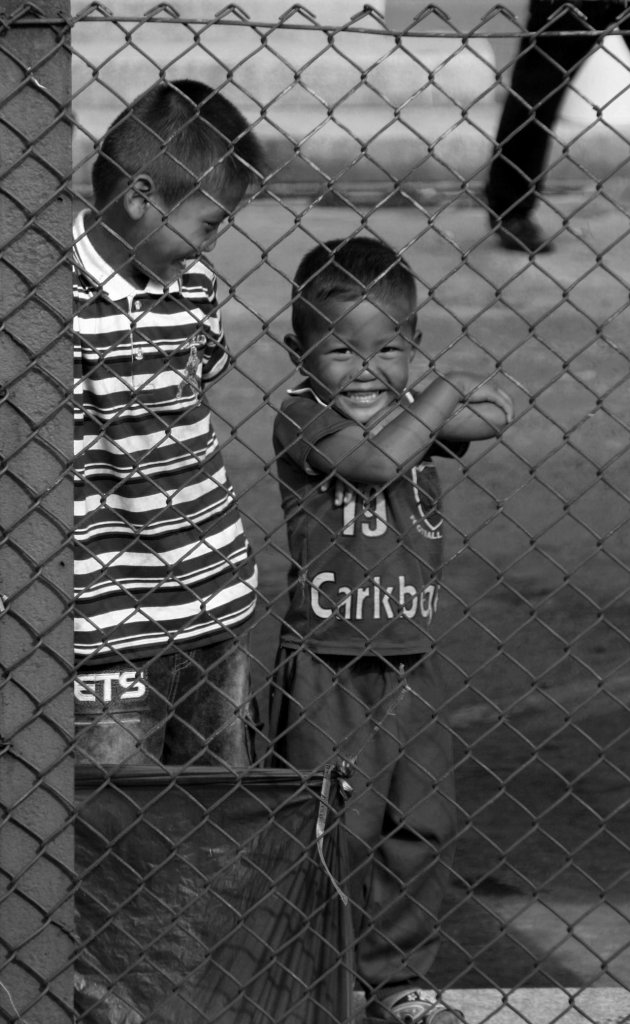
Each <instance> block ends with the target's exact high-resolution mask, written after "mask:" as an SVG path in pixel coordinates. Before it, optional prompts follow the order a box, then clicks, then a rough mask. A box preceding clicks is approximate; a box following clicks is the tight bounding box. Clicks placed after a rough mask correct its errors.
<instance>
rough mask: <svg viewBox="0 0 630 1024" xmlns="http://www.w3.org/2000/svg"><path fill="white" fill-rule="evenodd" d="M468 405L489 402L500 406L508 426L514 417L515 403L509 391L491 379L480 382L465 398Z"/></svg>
mask: <svg viewBox="0 0 630 1024" xmlns="http://www.w3.org/2000/svg"><path fill="white" fill-rule="evenodd" d="M464 402H465V404H467V405H477V404H483V403H486V402H489V403H490V404H491V405H496V406H498V408H499V409H501V411H502V412H503V414H504V416H505V425H506V426H507V425H508V424H510V423H511V422H512V420H513V419H514V403H513V402H512V399H511V397H510V396H509V395H508V393H507V391H504V390H503V388H500V387H499V386H498V385H496V384H493V383H492V382H490V381H485V382H483V383H481V384H478V385H477V387H476V388H475V389H474V390H473V391H471V392H470V394H469V395H468V397H467V398H466V399H465V400H464Z"/></svg>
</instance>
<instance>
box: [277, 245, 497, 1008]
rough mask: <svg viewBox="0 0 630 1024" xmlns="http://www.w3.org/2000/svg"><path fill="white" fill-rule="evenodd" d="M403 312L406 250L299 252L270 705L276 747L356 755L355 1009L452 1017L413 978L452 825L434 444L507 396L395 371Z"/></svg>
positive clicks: (438, 449) (405, 356)
mask: <svg viewBox="0 0 630 1024" xmlns="http://www.w3.org/2000/svg"><path fill="white" fill-rule="evenodd" d="M416 310H417V297H416V287H415V281H414V278H413V276H412V274H411V272H410V270H409V268H408V266H407V264H406V263H405V261H404V260H403V259H401V258H400V257H399V256H398V255H397V254H396V253H395V252H394V251H393V250H391V249H390V248H389V247H388V246H386V245H383V244H381V243H380V242H377V241H376V240H373V239H370V238H362V237H359V238H355V239H353V240H350V241H331V242H328V243H326V244H325V245H319V246H317V247H316V248H315V249H313V250H312V251H311V252H309V253H308V254H307V255H306V256H305V257H304V259H303V260H302V262H301V264H300V266H299V268H298V271H297V275H296V278H295V282H294V289H293V331H292V333H291V334H290V335H289V336H288V338H287V344H288V346H289V348H290V350H291V354H292V358H293V360H294V362H295V363H296V365H297V366H298V367H299V368H300V370H301V371H302V372H303V373H304V380H303V381H302V382H301V383H300V385H299V386H298V387H297V388H295V389H293V390H292V391H290V392H289V396H290V397H289V398H288V399H287V400H286V401H285V402H284V404H283V406H282V409H281V411H280V413H279V415H278V417H277V419H276V422H275V428H274V446H275V451H276V456H277V466H278V476H279V481H280V488H281V494H282V502H283V509H284V513H285V517H286V523H287V530H288V538H289V549H290V555H291V559H292V569H291V575H290V607H289V610H288V613H287V615H286V621H285V623H284V625H283V627H282V632H281V639H280V649H279V653H278V659H277V671H276V676H275V681H274V686H273V687H272V697H271V710H270V719H271V723H272V724H271V731H272V738H273V741H274V754H273V757H274V760H275V763H280V764H283V765H286V764H290V765H293V766H294V767H296V768H298V769H300V770H316V769H319V768H321V767H322V765H324V764H326V763H327V762H330V761H331V760H333V759H339V758H343V759H345V760H348V761H350V762H351V763H352V764H353V767H354V775H353V782H352V785H353V795H352V797H351V799H350V800H349V802H348V805H347V809H346V825H347V829H348V844H349V850H350V864H351V869H350V878H349V879H348V887H349V890H350V895H351V899H352V904H353V917H354V925H355V935H356V971H357V976H358V981H359V983H360V984H361V986H362V987H363V988H364V989H365V990H366V993H367V1019H368V1020H369V1021H391V1022H395V1021H398V1022H400V1021H405V1022H414V1021H424V1022H425V1024H453V1022H454V1021H457V1020H459V1019H460V1017H459V1015H458V1014H457V1013H456V1012H455V1011H453V1010H451V1009H450V1008H448V1007H447V1006H445V1005H444V1004H443V1003H442V1002H440V1001H439V1000H438V999H437V998H436V996H435V993H434V992H432V991H430V990H427V988H426V980H425V979H426V976H427V972H428V970H429V968H430V965H431V963H432V961H433V959H434V957H435V954H436V951H437V923H438V919H439V911H440V904H441V901H442V897H443V892H444V888H445V884H446V880H447V876H448V871H449V865H450V861H451V858H452V850H453V841H454V837H455V832H456V825H455V809H454V797H453V788H452V752H451V743H450V735H449V732H448V729H447V727H446V726H445V724H443V722H442V721H440V715H439V709H440V707H441V706H442V705H443V704H444V703H445V701H446V692H445V690H444V685H443V683H442V681H441V679H440V675H439V671H438V666H437V665H436V664H435V659H434V658H432V657H431V649H432V647H433V641H432V628H433V626H434V620H435V617H436V614H437V610H438V589H439V576H440V566H441V561H442V519H441V515H440V511H439V484H438V479H437V475H436V471H435V468H434V466H433V459H434V457H436V456H445V457H449V456H450V457H452V456H458V455H461V454H463V452H464V451H465V449H466V447H467V444H468V442H469V441H471V440H475V439H481V438H489V437H494V436H496V434H498V433H499V432H500V431H501V430H502V429H503V428H504V427H505V426H506V424H508V423H509V422H510V421H511V419H512V415H513V410H512V402H511V399H510V397H509V396H508V395H507V394H506V393H505V392H504V391H503V390H502V389H501V388H499V387H497V386H495V385H494V384H492V383H489V382H487V381H484V380H483V379H480V378H477V377H474V376H472V375H470V374H467V373H461V372H453V373H449V374H447V375H446V376H443V377H441V378H439V379H437V380H435V381H434V382H433V383H431V384H430V385H429V386H428V387H426V388H424V390H422V391H416V390H414V389H412V388H411V387H410V370H411V365H412V359H413V357H414V354H415V352H416V350H417V348H418V346H419V340H420V334H419V332H418V331H417V329H416ZM333 483H334V486H333ZM340 485H341V486H340Z"/></svg>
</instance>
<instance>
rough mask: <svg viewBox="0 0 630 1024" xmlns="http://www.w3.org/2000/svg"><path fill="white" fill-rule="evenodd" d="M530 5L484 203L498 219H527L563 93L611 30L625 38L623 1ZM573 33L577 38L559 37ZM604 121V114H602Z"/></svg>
mask: <svg viewBox="0 0 630 1024" xmlns="http://www.w3.org/2000/svg"><path fill="white" fill-rule="evenodd" d="M573 5H574V6H575V7H577V8H579V10H580V12H581V15H582V17H581V16H580V15H579V14H576V13H575V11H571V10H567V11H563V10H562V8H563V7H564V3H560V2H559V0H532V4H531V7H530V13H529V19H528V24H527V28H528V31H529V32H535V33H539V34H537V35H536V36H535V38H529V37H527V36H524V37H523V39H522V40H521V45H520V50H519V53H518V57H517V60H516V63H515V65H514V72H513V76H512V83H511V89H510V92H509V94H508V97H507V100H506V103H505V107H504V109H503V114H502V116H501V120H500V123H499V129H498V132H497V138H496V144H495V149H494V155H493V158H492V164H491V168H490V174H489V178H488V183H487V187H486V198H487V202H488V206H489V208H490V210H491V211H492V212H493V213H494V214H495V215H496V216H497V217H504V216H506V215H507V216H510V217H512V216H514V217H526V216H527V215H528V214H529V213H530V212H531V209H532V207H533V206H534V203H535V202H536V199H537V197H538V195H539V193H540V192H541V190H542V186H543V181H544V175H545V168H546V165H547V157H548V152H549V146H550V142H551V138H552V127H553V124H554V123H555V120H556V117H557V114H558V109H559V107H560V103H561V101H562V98H563V96H564V93H565V90H566V88H567V86H568V84H569V82H570V80H571V78H572V77H573V75H574V74H575V73H576V71H577V70H578V68H579V67H580V65H581V64H582V63H583V61H584V60H585V59H586V57H587V56H588V55H589V54H590V53H591V52H592V51H593V50H594V49H595V48H596V47H597V45H598V43H600V42H601V40H602V38H603V36H604V35H605V34H606V33H607V32H609V31H611V30H612V29H613V28H615V27H616V26H619V27H620V28H624V27H627V30H628V32H629V33H630V7H629V6H628V0H610V2H609V0H573ZM563 32H573V33H581V34H577V35H571V36H567V35H558V34H557V33H563ZM603 116H604V118H605V116H606V115H605V111H604V114H603Z"/></svg>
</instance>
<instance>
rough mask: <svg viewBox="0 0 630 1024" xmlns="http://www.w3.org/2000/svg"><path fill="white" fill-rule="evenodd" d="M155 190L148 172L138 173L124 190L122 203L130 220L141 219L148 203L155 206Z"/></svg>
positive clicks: (147, 207)
mask: <svg viewBox="0 0 630 1024" xmlns="http://www.w3.org/2000/svg"><path fill="white" fill-rule="evenodd" d="M156 197H157V190H156V188H155V185H154V183H153V178H152V177H151V175H150V174H139V175H138V177H137V178H134V179H133V181H132V182H131V184H130V185H129V186H128V188H127V189H126V191H125V194H124V196H123V204H124V207H125V212H126V213H127V215H128V216H129V217H131V219H132V220H141V219H142V218H143V217H144V215H145V213H146V212H147V210H148V209H149V206H150V205H153V206H156V205H157V204H156Z"/></svg>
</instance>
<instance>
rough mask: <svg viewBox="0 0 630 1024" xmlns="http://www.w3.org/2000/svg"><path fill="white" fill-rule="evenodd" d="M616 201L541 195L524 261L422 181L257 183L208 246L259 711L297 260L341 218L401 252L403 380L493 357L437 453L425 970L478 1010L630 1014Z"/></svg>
mask: <svg viewBox="0 0 630 1024" xmlns="http://www.w3.org/2000/svg"><path fill="white" fill-rule="evenodd" d="M629 200H630V188H629V186H628V184H627V183H626V181H625V180H624V179H619V180H617V181H611V182H609V184H608V186H607V188H606V195H602V194H598V193H597V192H596V191H595V190H590V191H589V190H586V189H585V190H581V191H576V192H572V193H562V194H557V195H550V196H548V197H547V204H546V205H545V206H544V207H542V208H541V210H540V220H541V222H542V223H543V224H544V226H545V228H546V229H548V230H549V231H551V232H552V233H555V232H558V236H557V243H556V248H555V251H553V252H551V253H549V254H545V255H543V256H540V257H538V258H535V259H529V258H528V257H527V255H525V254H521V253H513V252H507V251H505V250H503V249H501V248H500V247H499V246H498V245H497V242H496V240H495V239H494V238H493V237H492V236H491V235H490V234H489V232H488V226H487V219H486V216H485V213H484V211H483V209H482V208H481V206H480V205H479V204H477V203H475V202H473V201H471V200H468V201H466V202H462V201H455V200H454V199H453V197H451V196H449V195H447V194H443V193H439V192H437V193H436V194H434V195H433V198H432V204H431V206H427V207H425V208H422V207H420V206H409V205H408V206H401V207H395V206H392V207H387V206H384V207H382V208H380V209H378V210H370V209H367V208H357V209H352V208H350V207H348V206H328V207H326V206H321V205H317V204H315V205H313V206H312V207H310V208H309V207H308V205H307V204H306V203H305V202H304V201H299V200H291V201H289V200H283V201H276V200H274V199H272V198H270V199H266V200H262V201H257V202H255V203H253V204H252V205H251V206H250V207H248V208H246V209H244V210H243V211H242V212H240V213H239V214H238V216H237V218H236V225H235V227H234V228H230V229H228V231H227V232H226V234H225V235H224V236H223V237H222V238H221V239H220V240H219V244H218V246H217V249H216V251H215V253H214V254H213V259H214V264H215V267H216V269H217V272H218V273H219V275H220V277H221V279H222V285H221V295H222V296H223V297H224V298H225V300H226V305H225V309H224V318H225V323H226V327H227V330H228V332H229V341H230V345H231V348H232V351H233V352H234V354H235V356H236V362H235V366H234V368H233V369H232V370H231V371H230V373H229V375H228V377H227V379H225V380H224V381H223V383H222V384H221V385H220V386H219V387H218V388H217V390H216V392H215V393H214V394H213V395H212V405H213V407H214V408H215V410H216V413H217V423H218V426H219V429H220V433H221V436H222V438H223V440H224V442H225V445H226V449H225V451H226V459H227V462H228V464H229V466H230V469H231V472H232V478H233V480H234V483H235V486H236V488H237V490H238V491H239V493H240V496H241V504H242V508H243V510H244V513H245V516H246V519H247V524H248V530H249V533H250V536H251V539H252V541H253V543H254V546H255V548H256V550H257V552H258V561H259V565H260V570H261V595H262V597H261V601H260V607H259V613H258V622H257V626H256V628H255V630H254V634H253V641H252V642H253V653H254V659H255V671H254V682H255V687H256V690H257V692H258V694H259V696H260V697H261V699H262V701H263V703H264V687H265V680H266V678H267V677H268V674H269V672H270V670H271V668H272V665H273V657H274V651H275V644H276V638H277V626H278V622H279V619H280V617H281V615H282V612H283V609H284V607H285V604H284V587H285V583H284V580H285V575H286V570H287V561H286V555H285V536H284V530H283V524H282V516H281V511H280V505H279V500H278V494H277V488H276V484H275V480H274V475H273V456H272V449H271V424H272V420H273V415H274V409H276V408H277V407H278V406H279V404H280V402H281V401H282V397H283V393H284V390H285V389H286V386H287V383H288V382H289V381H291V380H294V379H295V378H294V377H293V374H292V367H291V364H290V361H289V359H288V357H287V353H286V351H285V349H284V347H283V344H282V338H283V336H284V334H285V333H286V331H287V330H288V329H289V312H288V309H289V294H290V291H289V281H290V277H291V275H292V273H293V271H294V269H295V267H296V266H297V262H298V260H299V258H300V257H301V256H302V254H303V253H304V252H305V251H306V250H307V249H308V248H310V247H311V246H312V244H313V243H314V240H325V239H329V238H334V237H344V236H346V235H349V234H350V233H352V232H355V231H359V230H363V231H365V232H367V233H374V234H375V235H377V236H379V237H382V238H384V239H385V240H387V241H388V242H389V243H391V244H392V245H393V246H395V247H396V248H397V249H400V250H402V251H404V253H405V255H406V257H407V259H408V261H409V263H410V265H411V266H412V268H413V270H414V272H415V273H416V274H417V276H418V279H419V280H420V282H422V286H421V301H422V309H421V315H420V320H421V326H422V330H423V349H424V353H425V354H426V361H424V362H423V360H422V359H419V360H418V361H417V367H416V368H417V371H418V377H419V378H421V377H422V376H423V375H425V374H426V373H430V372H431V369H430V365H429V364H430V361H431V360H434V361H435V364H436V365H437V366H438V367H439V368H440V369H446V368H447V367H449V366H462V367H465V368H467V369H469V370H471V371H472V370H474V371H477V372H479V373H482V374H486V375H490V374H493V373H497V374H498V378H497V379H498V380H500V381H501V382H502V384H503V385H504V386H505V387H507V388H508V389H509V390H510V392H511V393H512V395H513V397H514V401H515V404H516V408H517V415H516V419H515V422H514V424H513V425H512V426H511V427H510V428H509V430H507V431H506V433H505V434H504V436H503V438H502V439H501V440H500V441H499V442H498V443H497V442H487V443H483V444H477V445H475V446H474V447H473V448H472V449H471V451H470V453H469V454H468V455H467V456H466V459H465V467H466V468H465V470H464V471H462V470H461V469H460V468H459V467H457V466H455V465H449V464H447V463H443V464H442V465H441V466H440V470H441V477H442V481H443V488H444V491H445V513H446V519H447V523H448V528H447V533H446V553H447V559H446V565H445V570H444V596H443V599H442V615H443V618H442V626H441V634H440V637H439V643H438V647H439V649H440V651H441V653H442V656H443V658H444V661H445V665H446V668H447V674H448V677H449V680H450V684H449V690H448V692H447V693H445V705H447V706H448V710H449V712H450V715H451V721H452V725H453V730H454V735H455V738H456V746H457V784H458V801H459V805H460V809H461V834H460V837H459V839H458V844H457V853H456V859H455V868H454V873H453V879H452V886H451V891H450V893H449V896H448V900H447V903H446V905H445V909H444V916H443V920H442V922H441V930H442V936H443V940H442V947H441V953H440V955H439V957H438V960H437V962H436V964H435V970H434V976H433V978H432V979H431V980H432V983H433V984H435V985H436V986H437V987H440V988H444V989H447V990H449V992H450V996H451V998H452V1001H453V1003H454V1005H461V1006H462V1008H465V1010H466V1015H467V1019H468V1020H469V1021H471V1022H474V1024H477V1022H481V1021H485V1020H492V1021H496V1022H497V1024H499V1022H500V1024H512V1021H517V1020H518V1021H530V1022H532V1024H543V1022H545V1024H546V1022H548V1021H549V1022H551V1021H556V1020H562V1021H563V1022H565V1024H573V1022H574V1021H578V1020H580V1021H582V1020H587V1021H594V1022H597V1024H609V1022H613V1021H614V1022H617V1024H618V1022H621V1021H624V1020H628V1019H630V996H629V994H628V987H629V986H630V857H629V848H630V800H629V797H630V744H629V743H628V741H627V737H628V730H630V687H629V685H628V682H629V675H630V673H629V670H628V631H629V626H628V621H629V615H628V612H629V610H630V601H629V598H628V563H629V560H630V525H629V517H628V493H629V491H630V484H629V483H628V480H629V475H628V470H629V468H630V453H629V451H628V435H629V431H630V403H629V401H628V397H629V396H628V392H629V387H630V386H629V380H630V372H629V371H630V366H629V359H628V353H629V347H630V346H629V340H628V334H629V330H628V329H629V327H630V313H629V311H628V291H629V282H630V233H629V228H630V220H629V219H628V216H627V214H626V212H625V211H626V209H627V206H628V201H629ZM563 222H564V225H563ZM228 289H231V290H233V294H232V296H231V297H230V296H229V293H228ZM236 435H238V436H236Z"/></svg>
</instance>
